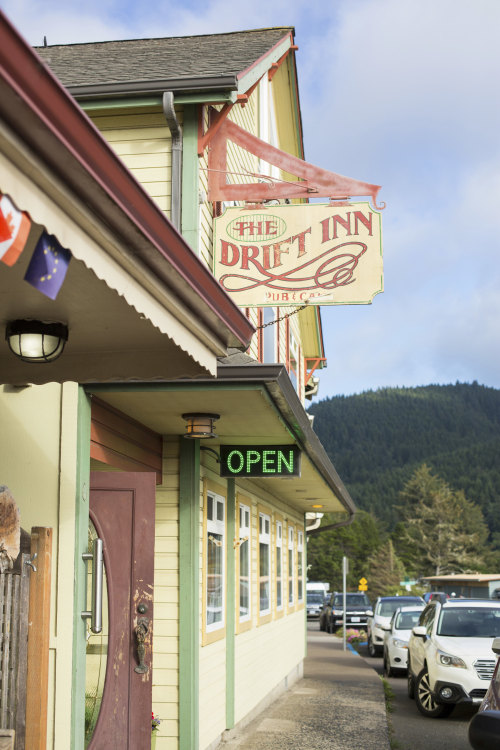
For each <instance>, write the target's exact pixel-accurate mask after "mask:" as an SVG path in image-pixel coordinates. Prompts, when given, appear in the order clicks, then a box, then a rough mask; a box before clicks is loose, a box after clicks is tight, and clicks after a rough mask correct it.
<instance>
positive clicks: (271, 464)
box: [220, 445, 300, 477]
mask: <svg viewBox="0 0 500 750" xmlns="http://www.w3.org/2000/svg"><path fill="white" fill-rule="evenodd" d="M220 475H221V477H300V449H299V448H298V446H296V445H221V446H220Z"/></svg>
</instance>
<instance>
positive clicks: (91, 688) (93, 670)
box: [85, 519, 109, 747]
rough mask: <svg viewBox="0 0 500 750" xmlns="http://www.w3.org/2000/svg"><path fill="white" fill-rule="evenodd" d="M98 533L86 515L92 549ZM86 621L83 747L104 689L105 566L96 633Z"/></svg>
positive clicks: (87, 738)
mask: <svg viewBox="0 0 500 750" xmlns="http://www.w3.org/2000/svg"><path fill="white" fill-rule="evenodd" d="M97 536H98V534H97V531H96V529H95V526H94V524H93V523H92V521H91V520H90V519H89V546H88V551H89V552H92V544H93V542H94V539H96V538H97ZM88 569H89V572H88V575H87V602H90V600H91V591H92V573H91V566H90V565H89V566H88ZM86 623H87V650H86V660H85V747H88V745H89V743H90V740H91V739H92V735H93V733H94V728H95V725H96V723H97V719H98V717H99V711H100V709H101V703H102V695H103V690H104V679H105V677H106V664H107V658H108V634H109V618H108V586H107V580H106V566H104V571H103V594H102V630H101V632H100V633H99V634H98V635H96V634H95V633H93V632H92V631H91V629H90V620H86Z"/></svg>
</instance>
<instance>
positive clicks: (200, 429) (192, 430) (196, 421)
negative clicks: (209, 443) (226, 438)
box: [182, 413, 220, 440]
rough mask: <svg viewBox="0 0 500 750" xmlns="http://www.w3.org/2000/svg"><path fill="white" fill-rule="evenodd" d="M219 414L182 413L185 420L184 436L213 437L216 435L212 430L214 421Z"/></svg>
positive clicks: (203, 438)
mask: <svg viewBox="0 0 500 750" xmlns="http://www.w3.org/2000/svg"><path fill="white" fill-rule="evenodd" d="M219 416H220V415H219V414H201V413H193V414H183V415H182V418H183V419H185V420H186V434H185V435H184V437H185V438H193V439H194V438H198V439H201V440H205V439H206V438H214V437H217V435H216V434H215V432H214V422H215V421H216V420H217V419H219Z"/></svg>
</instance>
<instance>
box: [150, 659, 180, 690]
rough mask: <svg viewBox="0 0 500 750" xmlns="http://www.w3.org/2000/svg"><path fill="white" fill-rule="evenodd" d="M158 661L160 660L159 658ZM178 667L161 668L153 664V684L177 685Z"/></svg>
mask: <svg viewBox="0 0 500 750" xmlns="http://www.w3.org/2000/svg"><path fill="white" fill-rule="evenodd" d="M157 661H158V660H157ZM178 675H179V673H178V671H177V669H161V668H160V667H158V666H153V685H155V686H160V685H172V686H175V685H177V678H178Z"/></svg>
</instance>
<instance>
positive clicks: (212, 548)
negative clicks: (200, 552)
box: [207, 533, 223, 625]
mask: <svg viewBox="0 0 500 750" xmlns="http://www.w3.org/2000/svg"><path fill="white" fill-rule="evenodd" d="M207 542H208V544H207V625H213V624H214V623H217V622H222V604H223V577H222V571H223V568H222V552H223V541H222V534H214V533H211V534H209V536H208V540H207Z"/></svg>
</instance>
